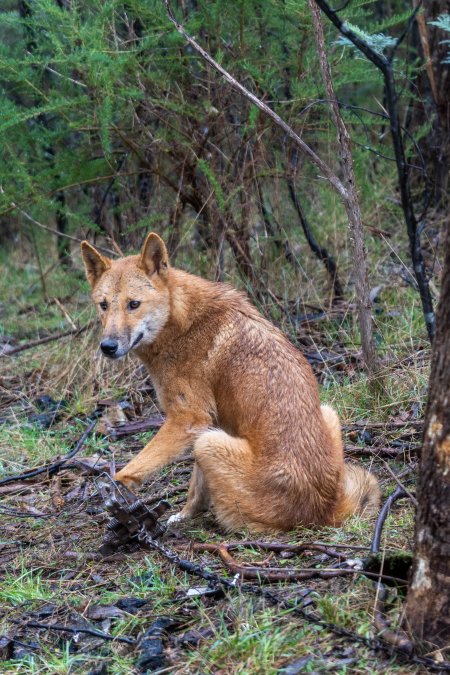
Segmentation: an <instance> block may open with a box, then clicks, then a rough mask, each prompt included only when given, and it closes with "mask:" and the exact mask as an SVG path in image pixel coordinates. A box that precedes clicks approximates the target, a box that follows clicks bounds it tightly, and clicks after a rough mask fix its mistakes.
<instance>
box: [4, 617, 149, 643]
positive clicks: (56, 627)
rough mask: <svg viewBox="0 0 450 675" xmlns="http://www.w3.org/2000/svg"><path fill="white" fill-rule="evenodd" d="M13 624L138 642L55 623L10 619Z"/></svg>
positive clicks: (97, 631) (132, 640) (118, 640)
mask: <svg viewBox="0 0 450 675" xmlns="http://www.w3.org/2000/svg"><path fill="white" fill-rule="evenodd" d="M9 620H10V621H12V623H15V624H18V625H19V626H26V627H28V628H45V630H56V631H59V632H62V633H84V634H85V635H93V636H94V637H98V638H101V639H102V640H111V641H117V642H125V643H126V644H128V645H135V644H136V642H137V641H136V640H135V639H134V638H129V637H121V636H120V635H117V636H116V635H109V633H103V631H101V630H96V629H95V628H81V627H78V626H74V627H72V626H61V625H60V624H57V623H54V624H51V623H40V622H39V621H19V620H18V619H9Z"/></svg>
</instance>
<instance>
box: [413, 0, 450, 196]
mask: <svg viewBox="0 0 450 675" xmlns="http://www.w3.org/2000/svg"><path fill="white" fill-rule="evenodd" d="M417 1H418V0H413V4H414V5H415V6H416V5H417ZM449 13H450V0H428V2H425V3H424V7H423V12H420V13H419V14H418V15H417V18H416V21H417V27H418V32H419V39H420V52H421V56H422V59H423V62H424V65H425V68H424V69H423V70H422V72H421V73H420V74H419V77H418V79H417V90H418V93H419V96H418V97H417V96H416V97H415V98H416V102H415V104H414V113H413V124H414V126H417V125H419V124H423V123H425V122H430V123H431V129H430V131H429V133H428V134H427V135H426V137H425V138H423V139H421V140H420V141H419V144H420V149H421V152H422V154H423V156H424V158H425V160H426V164H427V167H428V172H429V174H430V179H431V185H432V195H431V199H432V203H433V205H437V206H440V207H441V208H444V207H445V206H446V205H447V204H448V201H449V196H448V174H449V169H450V64H448V63H443V61H444V59H445V57H446V55H447V53H448V51H449V45H448V43H446V42H445V41H446V40H448V38H449V35H448V33H446V32H445V31H443V30H441V29H440V28H438V27H437V26H432V25H430V23H429V22H430V21H434V20H435V19H437V17H438V16H439V15H440V14H449ZM415 93H417V92H415Z"/></svg>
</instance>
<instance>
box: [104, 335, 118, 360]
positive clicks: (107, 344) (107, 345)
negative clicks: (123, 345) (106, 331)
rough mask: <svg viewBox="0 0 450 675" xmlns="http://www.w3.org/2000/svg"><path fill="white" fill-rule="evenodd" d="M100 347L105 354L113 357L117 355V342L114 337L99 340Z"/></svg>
mask: <svg viewBox="0 0 450 675" xmlns="http://www.w3.org/2000/svg"><path fill="white" fill-rule="evenodd" d="M100 349H101V350H102V352H103V354H104V355H105V356H109V357H110V358H114V357H115V356H117V350H118V349H119V343H118V342H117V340H115V339H114V338H106V340H102V342H100Z"/></svg>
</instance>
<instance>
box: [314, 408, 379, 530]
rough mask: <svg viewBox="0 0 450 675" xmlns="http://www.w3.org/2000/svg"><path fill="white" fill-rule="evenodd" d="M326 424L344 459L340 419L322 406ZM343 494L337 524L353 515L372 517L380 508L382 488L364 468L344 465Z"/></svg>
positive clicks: (333, 412) (336, 519)
mask: <svg viewBox="0 0 450 675" xmlns="http://www.w3.org/2000/svg"><path fill="white" fill-rule="evenodd" d="M321 410H322V415H323V418H324V420H325V424H326V426H327V428H328V431H329V433H330V436H331V439H332V442H333V446H334V450H335V452H336V454H339V455H340V456H341V457H342V461H343V457H344V448H343V445H342V432H341V425H340V422H339V417H338V415H337V413H336V411H335V410H333V408H331V407H330V406H327V405H323V406H321ZM343 469H344V471H343V493H342V499H341V501H340V503H339V504H338V508H337V511H336V512H335V514H334V519H335V521H336V523H339V522H342V521H343V520H344V519H345V518H347V517H348V516H351V515H352V514H353V513H357V514H359V515H363V516H372V515H374V514H376V513H377V511H378V509H379V508H380V487H379V485H378V481H377V479H376V478H375V476H374V475H373V474H371V473H369V472H368V471H367V470H366V469H364V468H363V467H362V466H358V465H356V464H349V463H344V467H343Z"/></svg>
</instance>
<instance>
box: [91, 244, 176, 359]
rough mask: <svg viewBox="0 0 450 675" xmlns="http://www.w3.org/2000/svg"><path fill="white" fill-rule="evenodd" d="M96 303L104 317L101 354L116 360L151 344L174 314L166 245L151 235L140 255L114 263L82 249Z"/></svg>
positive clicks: (102, 317) (114, 261)
mask: <svg viewBox="0 0 450 675" xmlns="http://www.w3.org/2000/svg"><path fill="white" fill-rule="evenodd" d="M81 254H82V256H83V262H84V266H85V268H86V276H87V278H88V281H89V283H90V284H91V287H92V299H93V300H94V302H95V304H96V306H97V309H98V311H99V314H100V319H101V321H102V325H103V336H102V341H101V343H100V348H101V350H102V352H103V354H105V356H109V357H110V358H112V359H118V358H120V357H121V356H125V354H127V353H128V352H129V351H130V350H131V349H134V347H137V345H145V344H147V345H148V344H151V343H152V342H153V341H154V340H155V338H156V337H157V335H158V334H159V333H160V331H161V330H162V328H163V327H164V325H165V324H166V322H167V320H168V317H169V311H170V298H169V289H168V284H167V281H168V274H169V261H168V255H167V249H166V247H165V245H164V242H163V241H162V239H160V237H158V235H157V234H155V233H154V232H151V233H150V234H149V235H148V237H147V239H146V240H145V244H144V246H143V248H142V251H141V254H140V255H131V256H128V257H126V258H120V259H119V260H110V259H109V258H106V257H105V256H103V255H101V254H100V253H99V252H98V251H97V250H96V249H95V248H94V247H93V246H91V245H90V244H89V243H88V242H87V241H83V243H82V244H81Z"/></svg>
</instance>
